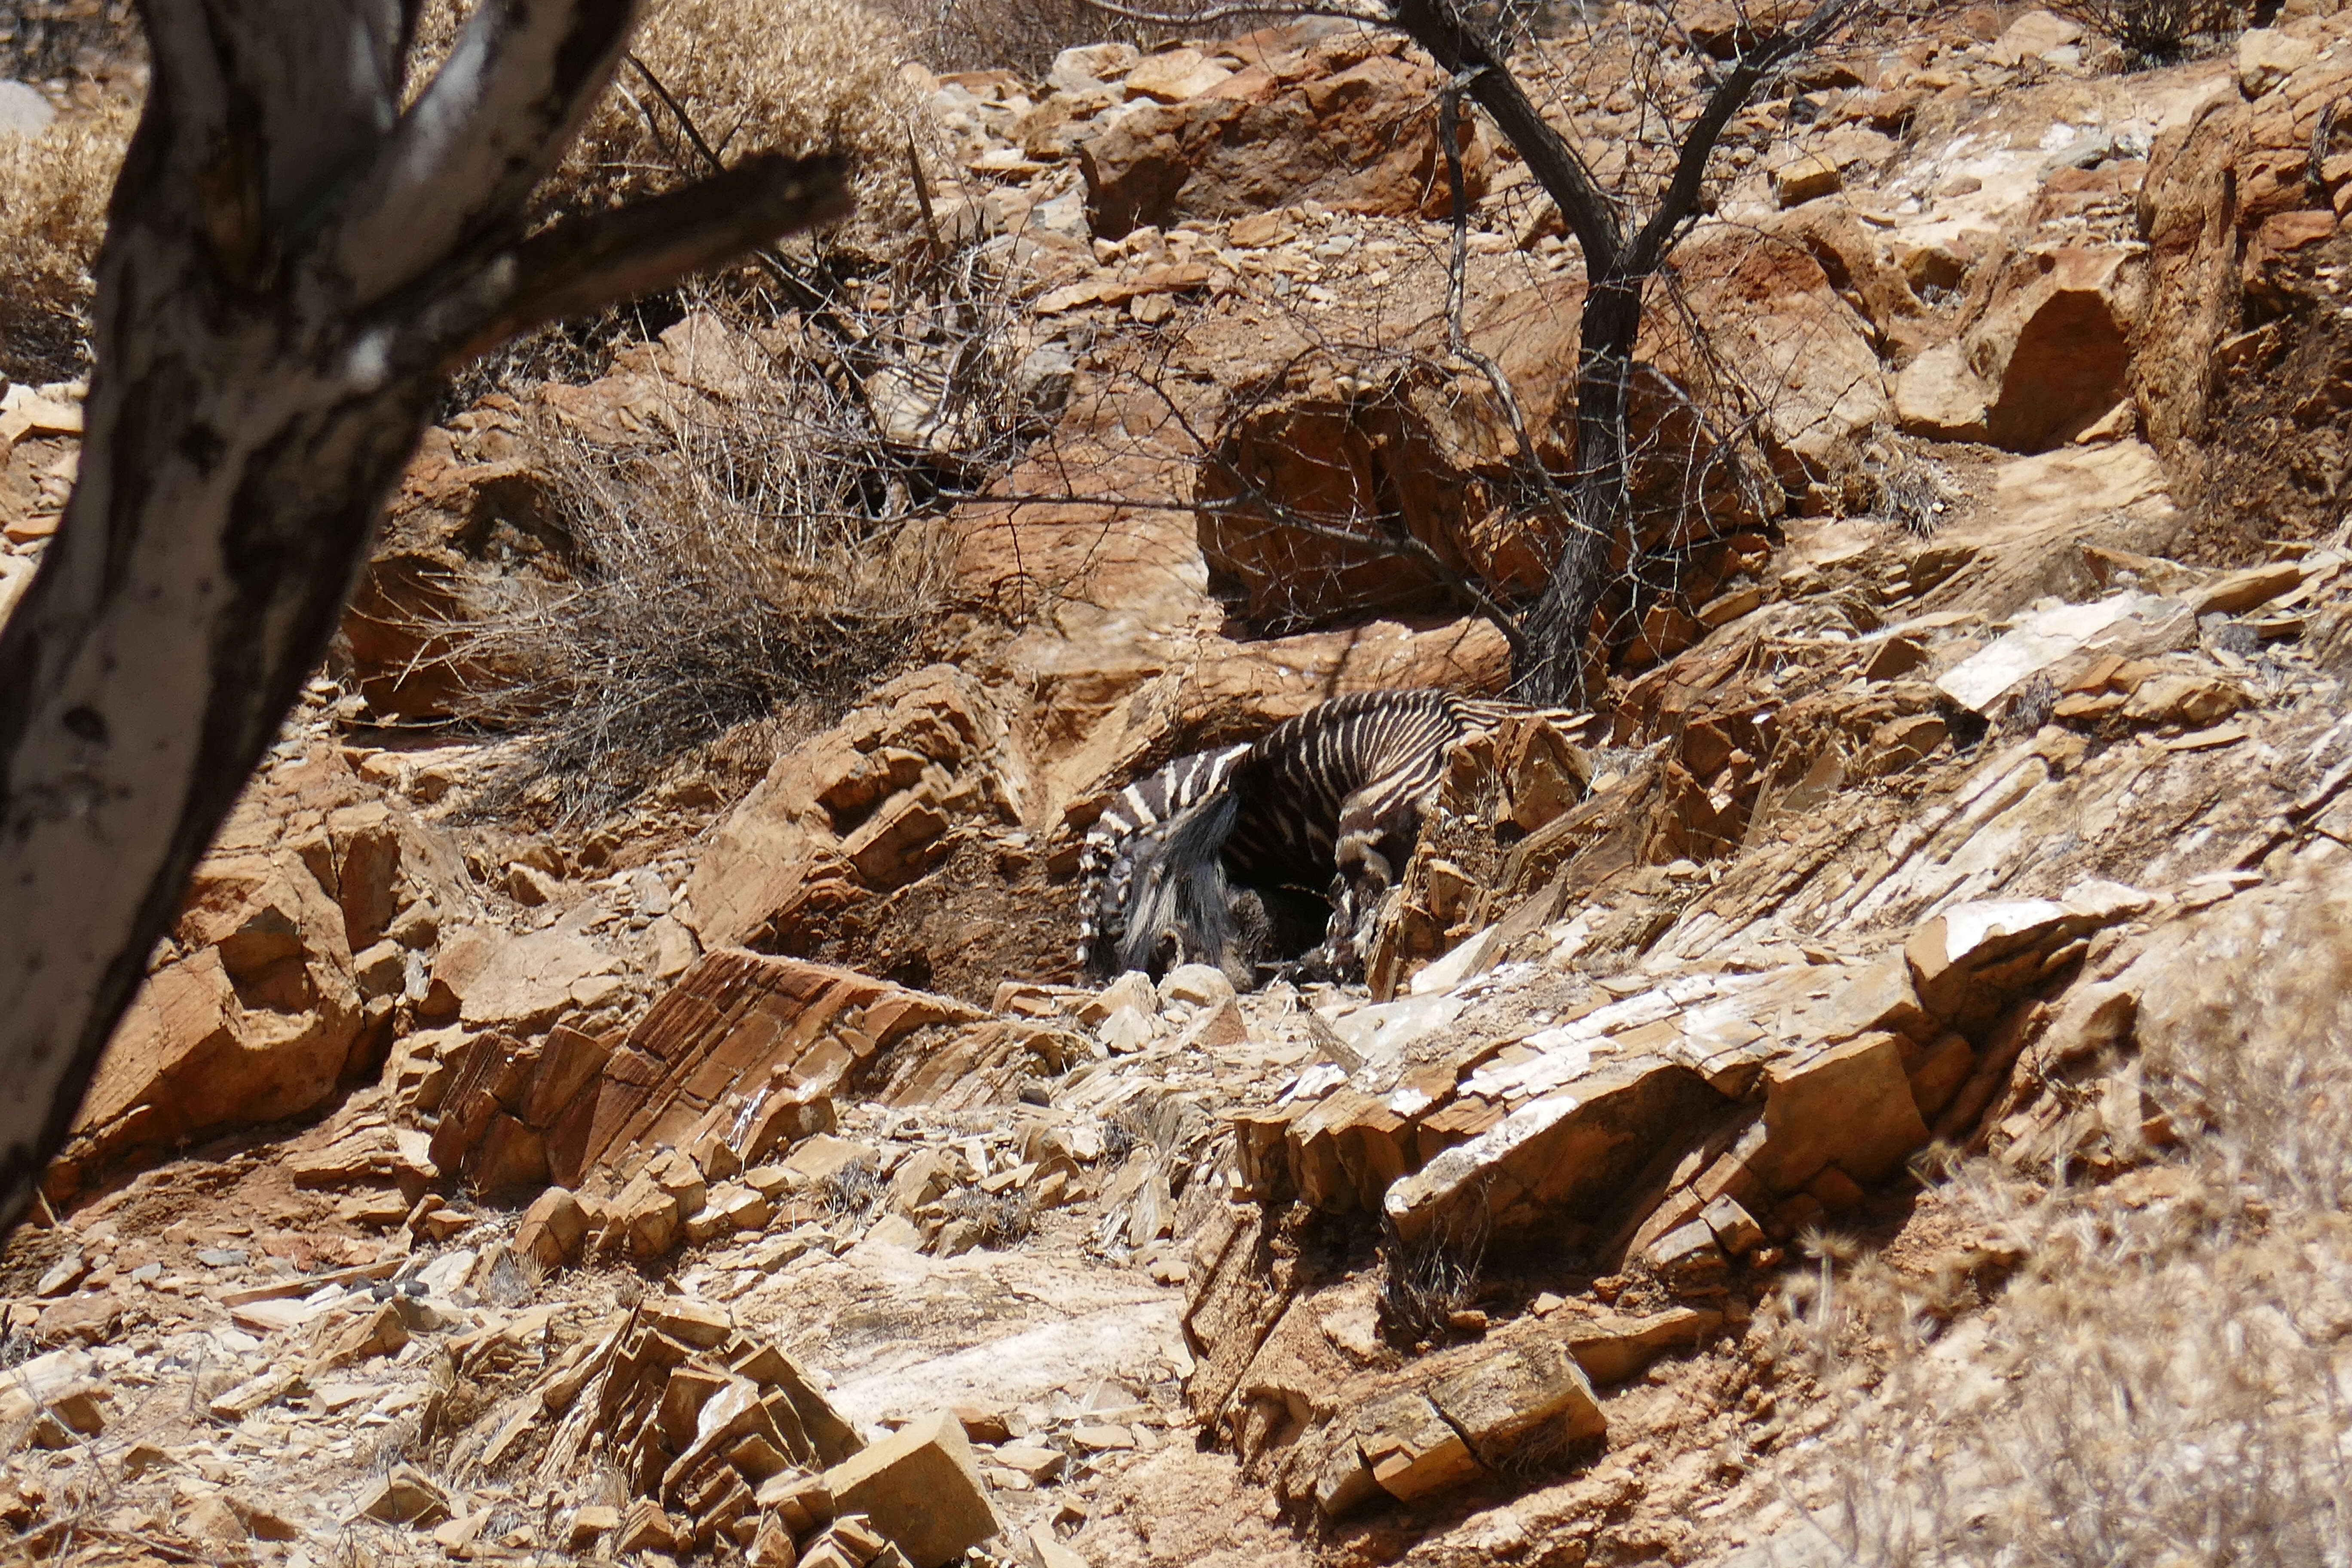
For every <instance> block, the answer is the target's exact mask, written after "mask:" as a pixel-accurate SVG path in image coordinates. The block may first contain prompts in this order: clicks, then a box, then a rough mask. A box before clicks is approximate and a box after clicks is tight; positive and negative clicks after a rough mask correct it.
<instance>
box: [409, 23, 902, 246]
mask: <svg viewBox="0 0 2352 1568" xmlns="http://www.w3.org/2000/svg"><path fill="white" fill-rule="evenodd" d="M472 8H473V7H472V5H471V4H470V0H428V4H427V5H425V12H424V16H423V17H422V19H421V20H420V22H419V25H418V30H417V37H418V41H419V44H420V46H421V51H420V54H419V56H418V58H419V59H420V61H425V62H434V61H438V60H440V59H441V58H444V57H445V56H446V54H447V52H448V49H449V47H450V45H451V44H452V43H453V42H454V41H455V40H456V37H457V29H458V26H460V24H461V23H462V21H463V19H464V17H465V16H466V15H467V13H469V12H470V11H471V10H472ZM631 53H632V56H633V58H634V60H635V61H636V62H642V68H640V66H639V65H638V64H635V63H632V62H631V61H630V60H624V61H623V63H622V65H621V68H620V70H619V71H618V72H617V73H616V74H615V76H614V80H613V85H612V87H611V88H610V89H608V90H607V91H606V92H605V94H604V98H603V99H602V100H599V101H598V102H597V104H596V106H595V108H594V109H593V110H591V111H590V112H589V115H588V119H587V121H586V122H585V123H584V124H583V126H582V128H581V132H580V136H579V139H578V140H577V141H576V142H574V143H573V144H572V152H571V153H570V155H569V156H568V157H566V158H565V160H564V162H563V163H562V165H561V166H560V167H559V168H558V169H557V171H556V173H555V174H554V175H553V177H552V178H551V179H550V180H549V182H548V183H547V184H546V185H545V186H544V187H542V189H541V192H540V201H541V207H542V210H543V211H544V213H545V214H546V215H547V216H556V215H558V214H563V213H578V212H594V211H599V210H602V209H604V208H606V207H611V206H618V205H621V204H623V203H624V202H627V201H632V200H635V199H637V198H639V197H643V196H646V195H653V194H655V193H656V192H659V191H664V190H668V189H672V188H674V187H676V186H677V185H679V184H684V183H685V182H686V181H688V180H689V179H692V178H696V177H698V176H699V175H701V174H705V173H708V172H709V161H708V159H707V158H706V157H705V155H704V153H703V152H702V150H701V149H700V148H698V147H697V145H696V138H697V137H699V138H700V140H701V142H702V143H703V146H705V147H707V148H708V149H709V152H710V153H715V154H716V155H717V156H718V157H719V159H720V160H721V161H722V162H724V163H734V162H735V161H736V160H738V159H740V158H741V157H742V156H744V155H745V154H747V153H764V152H779V153H793V154H806V153H824V152H835V153H846V154H848V155H849V156H850V157H851V158H853V159H854V160H855V161H856V169H855V181H856V193H857V202H858V216H856V218H855V219H853V220H852V225H853V227H852V233H853V234H854V235H863V236H866V237H888V236H902V235H903V234H904V233H905V232H906V228H907V225H908V222H909V221H910V220H911V219H912V217H913V216H914V210H915V209H914V203H913V197H912V195H911V191H912V184H911V181H910V178H909V174H908V154H909V142H908V137H909V133H910V131H911V129H912V128H913V126H914V124H915V120H914V118H913V116H914V112H915V109H916V105H915V101H914V95H913V92H912V90H911V89H908V87H907V85H906V84H905V83H904V82H903V81H902V80H901V79H900V78H899V76H898V67H899V64H900V62H901V61H902V60H904V59H905V58H908V43H907V40H906V38H905V37H904V35H903V34H902V32H901V31H900V30H899V28H898V26H896V25H894V24H893V23H892V22H891V21H890V20H889V19H887V17H885V16H882V15H881V14H880V13H879V12H877V11H876V10H874V9H872V8H870V7H868V6H866V5H860V4H857V0H654V3H653V4H651V5H647V7H646V15H645V18H644V20H643V21H641V22H640V23H639V24H638V26H637V33H636V37H635V46H634V47H633V49H632V51H631ZM648 73H650V75H648ZM414 74H415V79H414V81H413V82H412V90H415V89H416V88H418V87H421V86H422V84H423V81H424V80H425V79H426V78H427V76H428V75H429V71H428V70H427V69H425V68H420V69H418V70H417V71H416V72H415V73H414ZM656 83H658V86H656ZM665 94H667V98H665ZM681 112H682V113H683V116H684V119H683V121H682V120H681V118H680V115H681ZM688 123H690V124H691V126H692V128H693V129H692V130H691V132H689V131H688V129H687V126H688ZM883 248H895V247H887V246H886V247H883Z"/></svg>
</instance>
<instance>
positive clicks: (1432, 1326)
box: [1380, 1191, 1492, 1346]
mask: <svg viewBox="0 0 2352 1568" xmlns="http://www.w3.org/2000/svg"><path fill="white" fill-rule="evenodd" d="M1491 1230H1492V1226H1491V1222H1490V1221H1489V1219H1488V1216H1487V1213H1486V1194H1485V1193H1484V1192H1483V1191H1481V1192H1478V1193H1475V1194H1470V1195H1468V1196H1467V1197H1465V1199H1464V1201H1462V1202H1460V1203H1457V1204H1455V1205H1453V1206H1451V1207H1450V1208H1448V1209H1447V1210H1446V1211H1445V1212H1444V1214H1442V1215H1440V1216H1439V1218H1438V1222H1437V1223H1436V1224H1435V1225H1434V1226H1432V1227H1431V1228H1430V1230H1429V1231H1428V1233H1427V1234H1426V1235H1424V1236H1423V1237H1421V1238H1420V1239H1418V1240H1416V1241H1411V1242H1408V1241H1405V1240H1403V1239H1402V1237H1398V1236H1396V1235H1395V1234H1394V1233H1393V1232H1391V1233H1390V1234H1388V1235H1386V1236H1383V1237H1381V1296H1380V1306H1381V1335H1382V1337H1384V1338H1386V1339H1387V1340H1388V1341H1389V1342H1391V1343H1392V1344H1398V1345H1405V1346H1412V1345H1424V1344H1444V1343H1445V1342H1447V1341H1448V1340H1449V1339H1451V1338H1452V1337H1453V1334H1454V1314H1456V1313H1458V1312H1461V1311H1463V1310H1466V1309H1467V1308H1468V1307H1469V1305H1470V1303H1471V1302H1472V1301H1474V1300H1477V1296H1478V1285H1479V1280H1480V1278H1481V1275H1482V1273H1483V1271H1484V1269H1485V1268H1486V1241H1487V1238H1488V1236H1489V1234H1490V1233H1491Z"/></svg>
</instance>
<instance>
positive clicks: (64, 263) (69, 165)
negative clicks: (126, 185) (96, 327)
mask: <svg viewBox="0 0 2352 1568" xmlns="http://www.w3.org/2000/svg"><path fill="white" fill-rule="evenodd" d="M138 120H139V110H138V106H137V105H136V104H134V103H131V101H129V100H126V99H121V98H118V97H114V96H111V95H109V96H107V97H104V98H101V99H100V101H99V103H98V104H97V106H95V107H94V108H91V109H89V110H82V111H79V112H76V113H72V114H68V115H65V116H63V117H61V118H59V119H58V121H57V122H56V123H55V124H53V125H51V126H50V127H49V128H48V129H47V130H46V131H43V132H39V133H38V134H37V135H32V136H10V135H6V134H0V373H5V374H7V375H9V376H11V377H13V378H16V379H18V380H24V381H32V382H42V381H53V380H63V379H65V378H66V377H68V376H70V375H72V374H76V373H77V372H78V371H79V369H80V368H81V367H82V366H83V365H84V364H85V363H87V362H88V357H89V356H88V350H87V344H88V342H89V308H90V300H91V298H92V295H93V292H94V289H95V286H94V284H93V283H92V281H91V279H90V269H91V268H92V267H94V266H95V265H96V263H97V260H98V247H99V242H100V240H101V239H103V238H104V237H105V236H106V204H107V199H108V197H109V196H110V195H111V194H112V193H113V190H114V174H115V171H116V170H117V169H119V168H121V166H122V153H123V150H124V149H125V148H126V147H128V146H129V145H130V142H131V130H132V128H133V127H134V126H135V125H136V124H137V123H138Z"/></svg>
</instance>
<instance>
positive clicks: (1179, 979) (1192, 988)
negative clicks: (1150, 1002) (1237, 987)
mask: <svg viewBox="0 0 2352 1568" xmlns="http://www.w3.org/2000/svg"><path fill="white" fill-rule="evenodd" d="M1233 994H1234V983H1233V982H1232V981H1231V980H1229V979H1227V978H1226V977H1225V973H1224V971H1223V970H1222V969H1219V968H1217V967H1216V966H1215V965H1213V964H1208V963H1185V964H1179V965H1178V966H1177V967H1176V968H1174V969H1171V970H1170V971H1169V972H1168V973H1167V976H1166V977H1165V978H1164V979H1162V980H1161V981H1160V1000H1161V1001H1162V1002H1188V1003H1191V1004H1192V1005H1194V1006H1196V1007H1214V1006H1216V1005H1219V1004H1221V1003H1223V1002H1225V1001H1227V1000H1230V999H1231V998H1232V996H1233Z"/></svg>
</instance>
